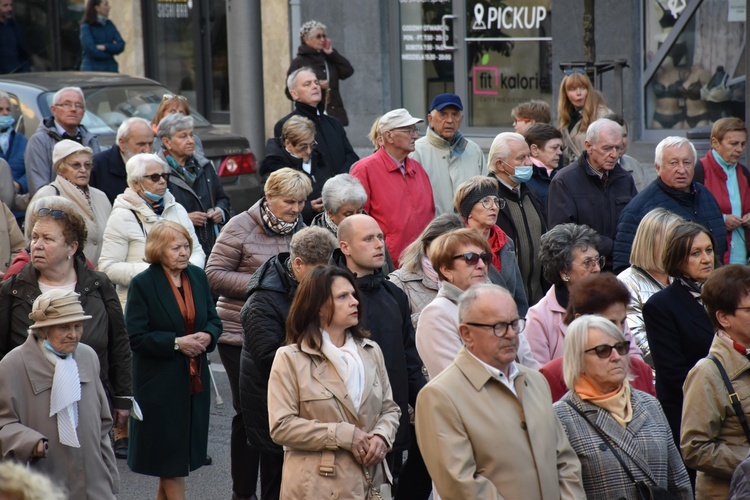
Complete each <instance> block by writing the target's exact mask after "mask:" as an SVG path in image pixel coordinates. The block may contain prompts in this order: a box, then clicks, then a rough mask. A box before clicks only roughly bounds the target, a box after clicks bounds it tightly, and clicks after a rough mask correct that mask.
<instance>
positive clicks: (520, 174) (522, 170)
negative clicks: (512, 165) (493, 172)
mask: <svg viewBox="0 0 750 500" xmlns="http://www.w3.org/2000/svg"><path fill="white" fill-rule="evenodd" d="M532 173H534V169H533V168H532V167H527V166H525V165H519V166H517V167H516V172H515V173H514V174H513V175H511V176H510V180H512V181H513V182H515V183H516V184H523V183H524V182H526V181H528V180H529V179H531V174H532Z"/></svg>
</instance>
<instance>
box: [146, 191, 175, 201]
mask: <svg viewBox="0 0 750 500" xmlns="http://www.w3.org/2000/svg"><path fill="white" fill-rule="evenodd" d="M168 192H169V189H167V190H166V191H164V194H163V195H161V196H159V195H158V194H156V193H152V192H151V191H149V190H148V189H144V190H143V194H145V195H146V198H148V199H149V200H151V201H153V202H155V203H159V202H160V201H161V200H163V199H164V196H166V194H167V193H168Z"/></svg>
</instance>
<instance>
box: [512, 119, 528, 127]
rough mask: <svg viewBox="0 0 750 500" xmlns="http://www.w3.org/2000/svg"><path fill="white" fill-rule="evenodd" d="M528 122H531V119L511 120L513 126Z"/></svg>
mask: <svg viewBox="0 0 750 500" xmlns="http://www.w3.org/2000/svg"><path fill="white" fill-rule="evenodd" d="M530 121H531V118H514V119H513V126H516V125H518V122H524V123H529V122H530Z"/></svg>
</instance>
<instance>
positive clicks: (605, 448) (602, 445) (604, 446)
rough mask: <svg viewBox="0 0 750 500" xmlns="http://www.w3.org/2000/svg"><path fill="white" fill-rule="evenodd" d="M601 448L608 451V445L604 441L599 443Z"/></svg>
mask: <svg viewBox="0 0 750 500" xmlns="http://www.w3.org/2000/svg"><path fill="white" fill-rule="evenodd" d="M599 449H600V450H602V451H607V445H606V444H604V443H602V444H600V445H599Z"/></svg>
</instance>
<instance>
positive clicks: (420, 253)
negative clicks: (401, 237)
mask: <svg viewBox="0 0 750 500" xmlns="http://www.w3.org/2000/svg"><path fill="white" fill-rule="evenodd" d="M464 227H466V224H464V222H463V221H462V220H461V217H459V216H458V215H456V214H454V213H445V214H440V215H438V216H437V217H435V218H434V219H432V220H431V221H430V223H429V224H427V227H425V228H424V230H423V231H422V234H420V235H419V236H418V237H417V239H416V240H414V241H413V242H411V243H410V244H409V246H407V247H406V248H404V251H403V252H401V256H400V257H399V258H398V261H399V262H400V263H401V269H403V270H404V271H407V272H410V273H417V272H421V271H422V257H427V247H429V246H430V244H431V243H432V242H433V241H435V239H436V238H437V237H438V236H441V235H443V234H445V233H449V232H451V231H454V230H456V229H461V228H464Z"/></svg>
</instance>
